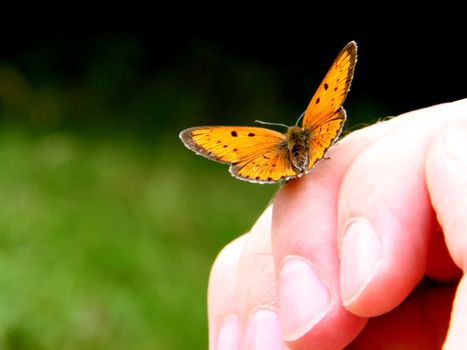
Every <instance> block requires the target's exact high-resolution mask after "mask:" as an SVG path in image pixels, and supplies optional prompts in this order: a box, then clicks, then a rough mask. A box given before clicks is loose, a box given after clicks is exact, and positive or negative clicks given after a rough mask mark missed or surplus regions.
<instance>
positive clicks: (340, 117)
mask: <svg viewBox="0 0 467 350" xmlns="http://www.w3.org/2000/svg"><path fill="white" fill-rule="evenodd" d="M345 118H346V113H345V110H344V108H341V109H339V111H337V112H336V113H335V114H334V115H333V116H331V117H330V118H329V120H327V121H326V122H325V123H323V124H321V125H318V126H317V127H315V128H314V129H313V132H312V134H311V136H310V141H309V144H310V150H309V155H308V159H309V163H308V169H311V168H312V167H313V165H315V164H316V162H317V161H319V160H320V159H322V158H323V157H324V156H325V154H326V151H327V150H328V148H329V147H330V146H332V144H333V143H334V142H335V141H336V139H337V136H338V135H339V134H340V133H341V130H342V127H343V126H344V122H345Z"/></svg>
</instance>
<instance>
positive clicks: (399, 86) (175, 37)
mask: <svg viewBox="0 0 467 350" xmlns="http://www.w3.org/2000/svg"><path fill="white" fill-rule="evenodd" d="M219 6H220V5H218V6H217V7H212V6H208V7H206V8H200V7H196V8H187V7H185V5H182V4H179V7H178V5H176V6H175V7H176V8H171V9H160V8H159V9H158V8H156V9H149V8H137V11H135V7H136V5H135V6H131V7H129V8H128V12H125V11H126V9H125V8H120V9H119V11H118V15H115V14H111V13H110V12H109V13H106V12H105V10H104V11H103V10H102V9H100V10H99V12H96V13H94V12H93V11H91V10H90V9H89V8H88V9H84V13H83V9H81V11H78V12H76V13H75V12H73V11H71V10H70V11H69V12H67V13H62V14H60V15H57V16H53V15H52V14H51V13H49V14H48V15H46V16H45V17H41V16H37V17H36V18H33V20H31V19H29V18H28V19H24V21H25V23H26V24H27V25H25V24H24V23H23V24H20V23H19V22H15V21H14V17H13V18H10V19H7V21H5V22H4V23H2V31H1V32H2V35H1V39H2V45H1V46H0V58H1V59H2V60H9V61H19V63H18V64H19V65H21V62H22V60H23V61H24V57H25V55H27V54H28V52H29V51H31V50H32V48H36V49H37V47H41V46H42V47H52V48H54V49H55V51H56V52H59V54H57V55H55V58H54V59H55V60H56V66H57V69H59V70H60V69H61V73H62V74H64V75H65V76H67V75H70V76H73V74H78V73H79V68H77V67H79V62H80V59H81V58H82V57H85V56H86V54H87V50H88V49H89V50H91V49H92V48H93V47H95V46H96V40H101V41H105V40H109V39H110V40H118V38H122V37H123V38H136V40H138V42H139V44H140V45H142V47H144V50H145V51H146V53H147V57H146V59H145V60H144V64H143V65H142V66H141V70H146V71H147V72H151V73H154V72H156V73H157V71H158V70H164V69H166V68H167V66H170V62H172V61H174V60H180V58H181V57H183V56H184V55H185V54H186V52H189V51H190V50H191V52H192V50H193V48H194V47H199V46H201V47H210V48H214V51H216V50H217V51H219V52H223V53H224V54H225V55H233V56H235V57H240V58H241V59H244V60H247V61H248V60H253V61H255V62H258V63H259V64H263V65H267V66H268V67H269V68H272V69H274V70H275V71H276V72H277V74H278V76H279V79H280V81H282V83H283V84H284V85H285V90H287V92H288V94H289V95H290V96H295V95H297V96H298V97H297V101H301V100H302V99H303V98H304V96H309V94H310V91H311V90H313V89H314V87H313V88H308V89H307V91H306V92H304V87H305V86H307V85H306V84H309V79H308V78H309V77H310V76H311V73H310V72H313V74H317V76H318V75H320V76H322V75H323V74H324V72H325V70H326V69H327V68H328V67H329V65H330V63H331V61H332V59H333V58H334V57H335V56H336V55H337V53H338V52H339V50H340V49H342V48H343V47H344V45H345V44H346V43H347V42H348V41H350V40H355V41H356V42H357V44H358V46H359V53H358V54H359V56H358V64H357V69H356V74H355V79H354V83H353V86H352V98H354V99H355V100H358V99H359V98H367V97H368V98H370V99H373V100H376V101H378V103H379V104H381V105H383V106H384V107H385V110H387V112H388V113H389V114H391V115H396V114H399V113H402V112H405V111H409V110H413V109H417V108H421V107H425V106H429V105H432V104H437V103H442V102H449V101H453V100H457V99H461V98H464V97H465V96H466V95H467V94H466V93H467V87H466V78H467V68H466V62H465V61H466V56H467V54H466V37H465V30H464V27H463V25H462V23H461V22H458V21H456V20H454V19H447V18H445V19H446V21H444V20H445V19H443V17H442V15H441V13H439V14H438V15H439V16H438V17H429V16H428V15H424V16H422V15H421V14H418V15H415V14H414V15H407V16H405V18H403V19H401V18H398V17H397V16H395V15H393V16H388V17H387V18H384V15H385V14H386V8H385V7H384V4H373V5H372V6H373V7H372V8H368V9H366V10H367V11H368V12H364V10H362V12H361V13H360V19H357V18H353V17H352V15H351V14H348V15H347V14H346V11H344V10H343V11H341V12H340V13H339V14H338V15H337V14H334V13H333V12H332V10H333V9H332V6H331V9H326V10H323V9H316V11H313V7H312V8H311V9H310V8H308V9H307V10H306V9H303V11H301V10H300V9H296V11H295V12H294V13H288V11H287V10H284V11H283V12H282V8H281V7H279V6H276V7H275V8H274V10H275V14H274V15H268V11H266V10H269V8H265V9H264V12H263V11H262V10H261V8H260V9H259V10H256V11H255V12H254V13H251V12H250V8H248V7H241V8H238V6H237V7H235V6H234V5H233V4H227V3H226V4H223V5H222V7H219ZM223 6H225V7H223ZM310 6H312V4H310ZM335 7H336V8H337V9H338V8H339V5H338V4H335ZM378 7H380V8H378ZM334 10H335V9H334ZM192 11H193V12H192ZM323 11H325V12H323ZM375 11H376V12H375ZM396 12H397V11H396ZM401 12H402V11H401ZM453 12H456V11H455V9H454V10H453ZM200 13H201V15H200ZM7 17H8V16H7ZM362 18H364V19H365V21H362ZM420 18H422V20H420ZM97 43H98V41H97ZM97 45H98V44H97ZM196 64H197V62H193V65H194V66H195V68H194V69H196ZM60 65H62V67H60ZM291 98H292V99H293V97H291Z"/></svg>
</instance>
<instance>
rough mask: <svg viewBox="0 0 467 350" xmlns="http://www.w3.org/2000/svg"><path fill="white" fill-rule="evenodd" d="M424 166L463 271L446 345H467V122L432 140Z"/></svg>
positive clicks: (451, 249) (450, 247) (440, 218)
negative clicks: (466, 275)
mask: <svg viewBox="0 0 467 350" xmlns="http://www.w3.org/2000/svg"><path fill="white" fill-rule="evenodd" d="M425 166H426V182H427V187H428V191H429V193H430V197H431V201H432V204H433V208H434V209H435V211H436V214H437V217H438V221H439V224H440V225H441V227H442V229H443V232H444V235H445V240H446V245H447V247H448V250H449V253H450V255H451V256H452V258H453V260H454V262H455V263H456V264H457V265H458V266H459V267H460V268H461V269H462V271H463V272H464V277H463V278H462V280H461V282H460V284H459V286H458V288H457V291H456V296H455V299H454V304H453V310H452V315H451V323H450V325H449V330H448V334H447V338H446V342H445V347H444V349H467V333H466V332H465V330H466V327H465V325H466V324H467V278H466V277H465V272H467V215H466V214H467V122H462V123H460V124H454V125H452V126H450V127H448V128H447V129H446V130H444V131H443V133H442V134H441V135H439V136H438V137H437V138H436V139H435V140H434V141H433V143H432V145H431V147H430V149H429V151H428V154H427V158H426V164H425Z"/></svg>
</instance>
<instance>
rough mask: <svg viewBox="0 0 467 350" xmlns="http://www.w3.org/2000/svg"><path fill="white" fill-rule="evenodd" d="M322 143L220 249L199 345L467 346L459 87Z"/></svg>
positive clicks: (465, 119) (465, 175) (466, 131)
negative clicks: (304, 167) (301, 170)
mask: <svg viewBox="0 0 467 350" xmlns="http://www.w3.org/2000/svg"><path fill="white" fill-rule="evenodd" d="M327 156H328V157H330V159H326V160H323V161H321V162H319V163H318V164H317V165H316V167H315V168H314V169H313V170H312V171H311V172H310V174H308V175H306V176H304V177H303V178H300V179H296V180H292V181H290V182H289V183H287V184H286V185H285V186H283V187H282V188H281V189H280V190H279V191H278V193H277V195H276V197H275V199H274V201H273V204H272V205H271V206H270V207H268V208H267V209H266V210H265V212H264V213H263V214H262V215H261V216H260V218H259V219H258V221H257V222H256V224H255V225H254V226H253V227H252V229H251V230H250V232H248V233H246V234H244V235H242V236H241V237H239V238H238V239H236V240H235V241H233V242H231V243H230V244H228V245H227V246H226V247H225V248H224V249H223V250H222V251H221V252H220V254H219V255H218V257H217V259H216V261H215V263H214V265H213V267H212V270H211V276H210V280H209V293H208V307H209V313H208V317H209V342H210V349H211V350H214V349H215V350H227V349H228V350H233V349H269V350H275V349H294V350H295V349H342V348H344V347H346V346H348V349H393V348H395V347H397V349H439V348H443V349H467V281H466V280H464V278H463V277H462V276H463V273H464V272H465V271H467V99H465V100H461V101H457V102H453V103H449V104H442V105H437V106H433V107H429V108H425V109H420V110H417V111H413V112H409V113H406V114H403V115H400V116H397V117H395V118H391V119H389V120H386V121H382V122H379V123H376V124H374V125H371V126H368V127H366V128H363V129H361V130H358V131H355V132H352V133H350V134H349V135H347V136H346V137H344V138H343V139H341V140H340V142H339V143H338V144H337V145H335V146H333V147H332V148H331V149H330V151H329V152H328V154H327ZM423 276H429V277H430V280H429V281H426V279H425V280H423V282H421V283H420V281H421V279H422V278H423ZM453 300H454V301H453ZM349 344H350V345H349Z"/></svg>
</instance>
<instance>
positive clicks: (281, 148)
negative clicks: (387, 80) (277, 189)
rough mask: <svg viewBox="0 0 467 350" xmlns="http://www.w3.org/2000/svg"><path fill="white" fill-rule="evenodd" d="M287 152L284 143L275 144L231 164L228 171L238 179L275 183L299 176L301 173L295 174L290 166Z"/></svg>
mask: <svg viewBox="0 0 467 350" xmlns="http://www.w3.org/2000/svg"><path fill="white" fill-rule="evenodd" d="M288 153H289V151H288V149H287V145H286V144H285V143H282V144H279V145H275V146H274V147H271V148H270V149H268V150H265V151H263V152H261V153H257V154H255V155H252V156H251V157H250V158H248V159H245V160H242V161H240V162H238V163H235V164H232V165H231V166H230V169H229V171H230V173H231V174H232V175H233V176H235V177H236V178H238V179H241V180H246V181H250V182H256V183H275V182H278V181H281V180H288V179H291V178H294V177H297V176H301V175H302V174H297V173H296V172H295V170H294V169H293V168H292V165H291V163H290V160H289V154H288Z"/></svg>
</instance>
